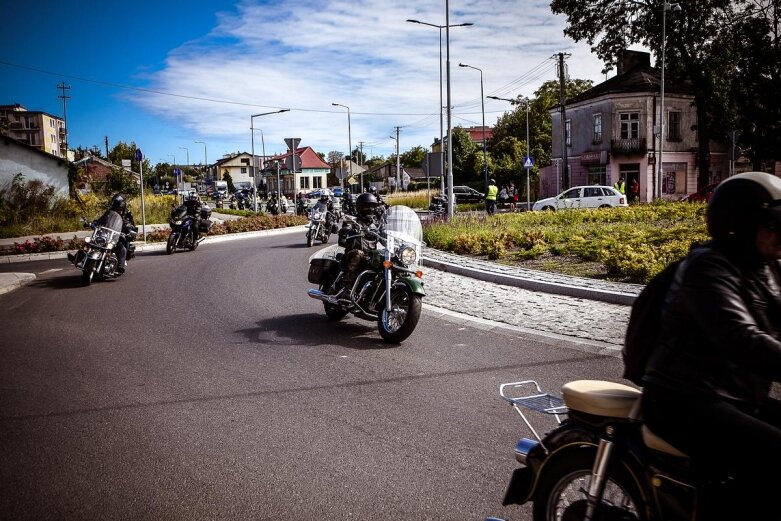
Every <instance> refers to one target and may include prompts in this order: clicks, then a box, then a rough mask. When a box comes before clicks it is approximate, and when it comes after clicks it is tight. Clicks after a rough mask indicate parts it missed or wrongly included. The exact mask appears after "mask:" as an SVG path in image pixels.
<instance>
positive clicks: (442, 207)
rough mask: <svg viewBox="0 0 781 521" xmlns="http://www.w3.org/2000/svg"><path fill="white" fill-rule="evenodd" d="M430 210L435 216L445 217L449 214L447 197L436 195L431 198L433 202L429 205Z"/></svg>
mask: <svg viewBox="0 0 781 521" xmlns="http://www.w3.org/2000/svg"><path fill="white" fill-rule="evenodd" d="M428 211H429V212H430V213H431V215H433V216H434V217H444V216H446V215H447V198H446V197H441V196H434V197H432V198H431V203H430V204H429V205H428Z"/></svg>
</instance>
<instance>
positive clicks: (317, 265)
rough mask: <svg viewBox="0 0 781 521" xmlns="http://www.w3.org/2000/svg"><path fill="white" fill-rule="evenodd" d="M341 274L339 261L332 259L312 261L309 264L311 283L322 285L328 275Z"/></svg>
mask: <svg viewBox="0 0 781 521" xmlns="http://www.w3.org/2000/svg"><path fill="white" fill-rule="evenodd" d="M337 273H339V261H335V260H331V259H312V260H311V261H310V262H309V282H310V283H311V284H322V282H323V281H324V280H325V279H326V277H327V276H328V275H335V274H337Z"/></svg>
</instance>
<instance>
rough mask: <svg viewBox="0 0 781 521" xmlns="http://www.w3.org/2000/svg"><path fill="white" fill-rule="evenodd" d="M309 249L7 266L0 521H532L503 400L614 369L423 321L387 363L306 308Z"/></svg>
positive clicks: (379, 346)
mask: <svg viewBox="0 0 781 521" xmlns="http://www.w3.org/2000/svg"><path fill="white" fill-rule="evenodd" d="M316 248H317V247H314V248H312V249H309V248H306V247H305V245H304V237H303V235H299V234H293V235H282V236H276V237H266V238H260V239H249V240H242V241H234V242H223V243H215V244H203V245H201V247H199V249H198V250H197V251H195V252H181V253H176V254H174V255H173V256H167V255H165V254H164V253H150V254H142V255H139V256H138V257H137V258H136V259H135V260H134V261H132V264H131V266H130V268H129V270H128V273H127V274H126V275H125V276H124V277H122V278H121V279H119V280H116V281H106V282H100V283H96V284H93V285H92V286H90V287H87V288H82V287H80V285H79V275H80V272H79V271H78V270H75V269H73V268H72V267H71V266H70V265H69V264H68V263H67V261H64V260H60V261H46V262H36V263H27V265H26V266H24V269H19V267H18V266H17V267H16V268H14V266H13V265H10V266H6V267H4V268H3V271H31V268H32V266H30V264H34V265H35V268H34V271H35V272H36V274H37V278H36V280H34V281H33V282H31V283H30V284H28V285H27V286H24V287H22V288H19V289H17V290H15V291H14V292H11V293H8V294H5V295H0V310H2V314H1V315H0V325H1V326H2V330H3V332H4V337H3V342H2V344H0V360H2V364H0V382H2V383H0V461H2V462H3V463H2V464H1V465H0V518H4V519H187V520H193V519H253V520H254V519H280V518H287V519H296V520H308V519H335V520H342V519H373V520H377V519H393V520H398V519H415V520H420V519H447V520H479V519H484V518H485V517H486V516H489V515H495V516H499V517H505V518H509V519H530V515H529V512H530V509H528V508H522V509H509V508H507V509H506V508H504V507H502V506H501V500H502V497H503V494H504V487H505V485H506V482H507V479H508V477H509V475H510V473H511V472H512V470H513V469H514V468H516V466H517V463H516V462H515V461H514V459H513V456H512V448H513V446H514V444H515V441H516V440H517V438H518V437H519V436H520V435H521V434H525V435H528V433H525V429H524V427H523V424H522V422H521V421H520V419H519V418H518V417H517V415H516V414H515V413H514V411H513V410H512V409H510V408H509V407H508V406H506V405H505V403H504V402H503V401H502V400H501V399H500V398H499V396H498V385H499V384H500V383H502V382H508V381H517V380H525V379H535V380H537V381H539V382H540V384H541V385H542V386H543V387H544V388H546V389H549V390H552V391H554V392H555V391H556V390H558V389H559V388H560V386H561V384H562V383H564V382H566V381H568V380H571V379H574V378H605V379H614V378H615V376H616V375H617V374H620V360H619V359H618V358H616V357H614V356H600V355H597V354H593V353H588V352H585V351H583V350H581V349H571V348H570V347H572V346H570V345H569V344H568V343H567V342H566V340H562V339H560V338H552V337H551V338H549V337H545V336H540V335H535V334H532V333H528V332H523V331H512V330H510V329H489V328H487V327H486V325H485V323H484V322H482V323H477V322H475V323H470V322H468V321H466V322H465V321H464V320H462V319H456V318H451V317H449V316H448V315H447V314H445V315H443V314H441V313H439V312H433V311H431V310H430V309H425V308H424V312H423V316H422V318H421V321H420V324H419V325H418V328H417V329H416V331H415V332H414V333H413V335H412V336H411V337H410V338H409V339H408V340H407V341H405V342H404V343H403V344H401V345H399V346H389V345H388V344H385V343H383V342H382V341H381V340H380V337H379V335H378V333H377V331H376V324H373V323H370V322H365V321H360V320H357V319H355V318H348V319H345V320H344V321H342V322H341V323H339V324H335V323H331V322H328V321H327V320H326V319H325V316H324V313H323V310H322V304H321V303H320V302H318V301H315V300H312V299H310V298H308V297H307V296H306V290H307V289H308V288H309V287H311V286H310V285H309V284H308V283H307V280H306V271H307V259H308V256H309V255H310V254H311V253H312V252H313V251H315V249H316ZM48 270H55V271H48ZM429 290H430V291H432V292H433V291H443V288H436V287H429ZM424 302H425V299H424ZM543 430H544V429H543Z"/></svg>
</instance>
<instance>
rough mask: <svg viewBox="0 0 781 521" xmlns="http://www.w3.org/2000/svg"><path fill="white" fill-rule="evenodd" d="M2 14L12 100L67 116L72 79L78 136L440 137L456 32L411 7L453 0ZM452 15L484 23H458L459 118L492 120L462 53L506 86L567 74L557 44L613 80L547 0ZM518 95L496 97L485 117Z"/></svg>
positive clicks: (109, 4) (164, 147) (1, 47)
mask: <svg viewBox="0 0 781 521" xmlns="http://www.w3.org/2000/svg"><path fill="white" fill-rule="evenodd" d="M0 19H2V20H4V24H3V30H2V31H0V105H5V104H12V103H20V104H22V105H24V106H25V107H26V108H27V109H28V110H38V111H44V112H47V113H49V114H52V115H54V116H60V117H62V116H63V100H62V99H60V96H61V95H62V91H61V90H60V89H58V88H57V85H58V84H61V83H63V82H64V84H65V85H66V86H69V87H70V89H68V90H67V91H66V92H65V95H66V96H69V98H67V99H66V100H65V101H66V104H65V114H66V116H67V126H68V129H69V134H68V135H69V138H68V143H69V145H70V147H71V148H75V147H77V146H82V147H92V146H99V147H100V148H101V149H102V150H105V140H106V139H108V144H109V148H111V147H113V146H114V145H115V144H116V143H117V142H119V141H123V142H125V143H131V142H134V143H135V144H136V145H137V147H138V148H140V149H141V150H142V152H143V155H144V157H146V158H147V159H149V161H150V162H151V163H152V164H156V163H160V162H169V163H174V162H175V163H176V164H180V165H184V164H186V163H187V162H188V161H189V163H190V164H201V163H204V162H208V163H213V162H214V161H215V160H217V159H219V158H221V157H223V155H225V154H230V153H234V152H239V151H242V152H251V151H252V146H253V139H252V137H253V134H254V148H255V153H256V154H258V155H260V154H262V153H263V152H264V151H265V153H266V154H267V155H272V154H275V153H283V152H284V151H285V149H286V145H285V143H284V139H285V138H290V137H294V138H300V139H301V142H300V146H311V147H312V148H313V149H314V150H315V151H316V152H321V153H323V154H328V153H329V152H331V151H337V152H341V153H344V154H346V153H347V152H348V151H349V144H350V143H351V144H352V147H353V148H356V147H362V150H363V152H364V154H366V155H367V156H368V157H373V156H383V157H388V156H389V155H390V154H392V153H395V151H396V146H397V142H396V128H397V127H399V132H398V136H399V138H398V148H399V151H400V152H401V153H403V152H405V151H407V150H409V149H411V148H413V147H415V146H422V147H424V148H429V147H430V146H431V144H432V143H433V141H434V139H435V138H437V139H438V138H439V136H440V59H439V57H440V32H441V35H442V46H441V53H442V61H443V64H442V67H443V69H444V70H446V67H445V63H444V62H445V61H446V54H447V45H446V38H445V35H446V31H445V30H444V29H442V30H441V31H440V29H439V28H437V27H432V26H426V25H420V24H414V23H409V22H406V20H407V19H417V20H420V21H423V22H428V23H430V24H433V25H434V26H444V25H445V24H446V21H445V20H446V19H445V2H444V1H443V0H350V1H346V0H336V1H322V0H298V1H296V2H290V1H277V0H238V1H236V0H234V1H228V0H212V1H208V0H189V1H187V2H184V1H170V0H157V1H156V2H152V1H150V0H134V1H133V2H120V1H118V0H66V1H62V0H38V1H36V2H23V1H11V0H2V1H0ZM449 23H450V24H451V25H453V24H461V23H472V24H474V25H472V26H469V27H451V29H450V46H449V47H450V78H451V81H450V92H451V106H452V107H453V109H452V126H453V127H456V126H463V127H469V126H473V125H474V126H479V125H481V124H482V119H483V110H482V107H481V95H480V92H481V72H480V71H478V70H475V69H472V68H466V67H459V66H458V64H459V63H464V64H468V65H470V66H472V67H476V68H478V69H482V83H483V93H484V95H485V96H498V97H502V98H515V97H516V96H518V95H523V96H532V95H533V93H534V91H535V90H536V89H537V88H539V87H540V85H541V84H542V83H543V82H545V81H548V80H553V79H556V74H557V73H556V64H555V61H554V59H553V56H554V55H555V54H556V53H559V52H564V53H568V54H569V55H570V56H569V57H568V58H567V60H566V66H567V73H568V75H569V76H570V77H571V78H579V79H590V80H593V81H594V83H595V84H596V83H600V82H601V81H604V79H605V76H604V74H602V72H601V71H602V69H603V64H602V62H601V61H600V60H599V59H598V58H597V57H596V56H595V55H593V54H592V53H591V52H590V50H589V47H588V45H587V44H586V43H575V42H573V41H572V40H570V39H569V38H567V37H565V36H564V33H563V29H564V26H565V20H564V18H563V17H561V16H554V15H553V14H551V12H550V8H549V2H546V1H544V0H543V1H538V0H464V1H462V0H450V1H449ZM443 75H444V78H445V79H443V85H444V86H443V88H442V90H443V97H444V99H445V103H446V90H447V89H446V84H447V81H446V72H444V71H443ZM333 103H338V104H339V105H341V106H334V105H332V104H333ZM345 107H349V113H348V109H347V108H345ZM282 109H290V110H289V111H288V112H283V113H274V114H267V115H262V116H258V117H254V118H252V117H251V116H252V115H254V114H263V113H267V112H275V111H278V110H282ZM507 110H510V104H509V103H507V102H505V101H496V100H491V99H485V100H484V113H485V124H486V125H488V126H491V125H493V124H494V123H495V122H496V120H497V119H498V118H499V117H500V116H501V115H502V114H503V113H504V112H505V111H507ZM251 122H252V123H251ZM444 125H445V133H446V132H447V122H446V118H445V122H444ZM252 126H254V131H253V130H251V127H252ZM198 142H202V143H198ZM104 153H105V152H104Z"/></svg>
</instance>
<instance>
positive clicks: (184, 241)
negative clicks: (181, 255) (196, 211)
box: [165, 207, 213, 255]
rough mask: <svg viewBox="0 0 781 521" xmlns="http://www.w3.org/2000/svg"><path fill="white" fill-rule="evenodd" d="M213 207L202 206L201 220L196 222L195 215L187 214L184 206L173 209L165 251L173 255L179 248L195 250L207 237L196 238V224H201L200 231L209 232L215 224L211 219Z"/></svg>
mask: <svg viewBox="0 0 781 521" xmlns="http://www.w3.org/2000/svg"><path fill="white" fill-rule="evenodd" d="M211 214H212V211H211V208H208V207H204V208H201V221H200V224H196V222H195V217H193V216H192V215H187V210H186V209H185V208H184V207H177V208H174V209H173V210H171V219H170V220H169V221H168V224H169V226H171V233H170V234H169V235H168V242H166V245H165V252H166V253H167V254H168V255H171V254H172V253H173V252H174V251H176V250H177V249H188V250H190V251H194V250H195V249H196V248H197V247H198V244H200V243H201V242H202V241H203V240H204V239H205V237H201V238H199V239H197V240H196V239H195V237H196V229H195V227H196V226H200V229H199V230H198V231H199V232H200V233H209V231H210V230H211V227H212V225H213V223H212V221H211V220H210V217H211Z"/></svg>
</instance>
